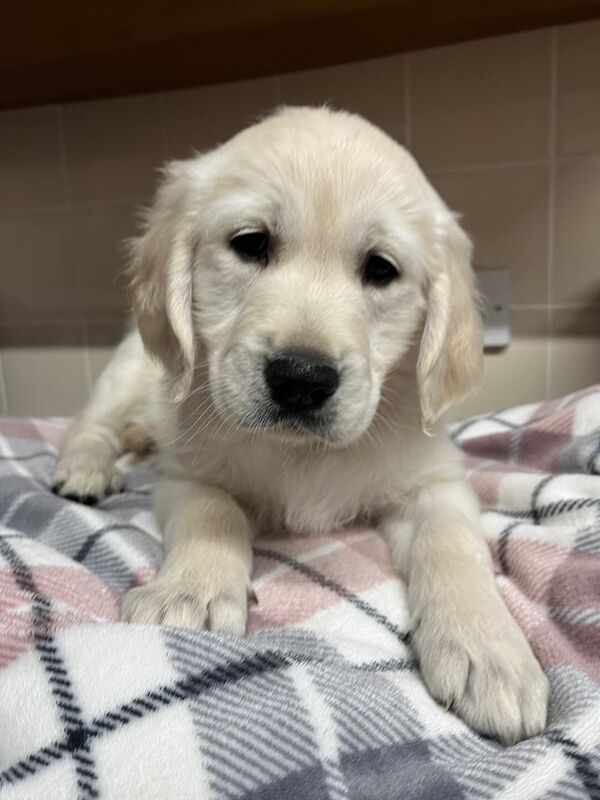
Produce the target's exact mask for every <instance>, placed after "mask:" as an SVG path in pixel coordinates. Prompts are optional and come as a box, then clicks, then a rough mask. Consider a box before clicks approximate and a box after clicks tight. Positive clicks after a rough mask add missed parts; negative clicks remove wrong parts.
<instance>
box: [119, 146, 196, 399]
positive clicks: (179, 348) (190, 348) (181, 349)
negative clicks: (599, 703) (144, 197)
mask: <svg viewBox="0 0 600 800" xmlns="http://www.w3.org/2000/svg"><path fill="white" fill-rule="evenodd" d="M186 183H187V181H186V168H185V162H182V161H173V162H171V163H170V164H168V165H167V167H166V168H165V170H164V175H163V179H162V183H161V185H160V187H159V189H158V191H157V194H156V198H155V201H154V204H153V206H152V207H151V208H150V209H149V211H148V212H147V215H146V220H145V230H144V232H143V234H142V235H141V236H140V237H139V238H137V239H134V240H133V241H132V242H131V266H130V270H129V272H130V289H131V296H132V301H133V309H134V311H135V314H136V317H137V322H138V326H139V330H140V333H141V336H142V339H143V341H144V345H145V347H146V349H147V350H148V352H150V353H151V354H152V355H153V356H155V357H157V358H158V359H160V361H162V363H163V364H164V365H165V367H166V369H167V371H168V372H169V374H170V375H171V376H172V378H173V396H174V399H181V398H182V397H184V396H185V394H186V392H187V391H188V390H189V387H190V383H191V380H192V374H193V370H194V349H195V343H194V331H193V325H192V256H193V241H192V236H191V230H190V229H189V226H188V224H187V219H186V211H187V186H186Z"/></svg>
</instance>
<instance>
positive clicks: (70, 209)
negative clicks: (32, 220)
mask: <svg viewBox="0 0 600 800" xmlns="http://www.w3.org/2000/svg"><path fill="white" fill-rule="evenodd" d="M58 125H59V136H60V155H61V164H62V172H63V180H64V185H65V196H66V198H67V213H68V216H69V222H70V229H69V230H70V237H69V257H70V258H72V259H73V262H74V265H75V276H76V281H77V283H78V284H79V287H78V288H79V289H80V290H81V288H82V285H83V281H82V279H81V266H80V264H79V258H78V255H77V248H76V247H75V213H74V204H73V193H72V191H71V181H70V178H69V160H68V152H67V140H66V135H65V119H64V106H63V105H59V106H58ZM79 295H80V297H81V296H82V292H81V291H80V292H79ZM76 321H77V323H78V325H79V328H80V333H81V343H82V347H81V358H82V363H83V377H84V380H85V385H86V388H87V393H88V396H89V395H90V394H91V392H92V365H91V359H90V353H89V348H88V330H87V325H86V322H85V309H84V308H83V306H82V305H81V302H80V305H79V313H78V315H77V320H76Z"/></svg>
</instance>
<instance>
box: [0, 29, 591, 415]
mask: <svg viewBox="0 0 600 800" xmlns="http://www.w3.org/2000/svg"><path fill="white" fill-rule="evenodd" d="M324 101H330V102H331V103H332V104H333V105H335V106H339V107H345V108H349V109H351V110H356V111H358V112H360V113H362V114H364V115H365V116H367V117H368V118H370V119H372V120H373V121H374V122H376V123H378V124H379V125H381V126H382V127H383V128H385V129H386V130H387V131H388V132H389V133H391V134H392V135H393V136H395V137H397V138H398V139H399V140H400V141H402V142H403V143H405V144H406V145H407V146H408V147H409V148H410V149H411V150H412V151H413V152H414V154H415V155H416V157H417V159H418V160H419V161H420V162H421V164H422V166H423V167H424V169H425V171H426V172H427V173H428V175H429V176H430V177H431V179H432V181H433V183H434V184H435V186H436V187H437V188H438V189H439V191H440V192H441V194H442V195H443V196H444V197H445V198H446V199H447V201H448V202H449V204H450V205H451V206H452V207H454V208H455V209H456V210H458V211H460V212H462V213H463V215H464V225H465V226H466V228H467V230H468V231H469V232H470V233H471V234H472V236H473V237H474V240H475V245H476V263H477V266H478V268H483V269H485V268H503V267H508V268H510V269H511V271H512V278H513V287H514V293H513V308H512V329H513V335H514V339H513V342H512V344H511V345H510V346H509V347H508V349H507V350H505V351H504V352H502V353H499V354H489V355H487V356H486V376H485V382H484V389H483V391H482V393H481V394H480V395H479V396H478V397H477V398H476V399H475V400H471V401H469V402H468V403H467V405H466V406H465V407H464V409H463V412H464V413H467V412H470V411H474V410H482V409H487V408H493V407H498V406H502V405H507V404H511V403H518V402H527V401H530V400H537V399H541V398H544V397H550V396H557V395H560V394H562V393H564V392H567V391H570V390H573V389H576V388H579V387H582V386H584V385H587V384H590V383H592V382H594V381H599V380H600V21H595V22H590V23H584V24H581V25H575V26H568V27H564V28H559V29H557V30H550V29H547V30H540V31H534V32H530V33H524V34H517V35H512V36H507V37H500V38H496V39H487V40H482V41H477V42H469V43H465V44H460V45H454V46H450V47H443V48H437V49H434V50H426V51H421V52H417V53H412V54H410V55H407V56H402V55H399V56H394V57H390V58H383V59H379V60H374V61H368V62H361V63H355V64H350V65H347V66H342V67H333V68H328V69H322V70H315V71H310V72H303V73H296V74H290V75H281V76H277V77H273V78H265V79H261V80H254V81H248V82H240V83H234V84H228V85H222V86H213V87H205V88H199V89H191V90H183V91H174V92H169V93H165V94H156V95H147V96H139V97H130V98H124V99H115V100H102V101H95V102H89V103H77V104H73V105H67V106H63V107H56V106H51V107H42V108H33V109H24V110H17V111H6V112H3V113H1V114H0V174H1V180H0V271H1V272H0V274H1V283H0V359H1V360H0V411H2V412H4V413H10V414H68V413H71V412H73V411H75V410H76V409H77V408H78V407H79V406H80V405H81V404H82V402H83V401H84V400H85V398H86V396H87V395H88V393H89V391H90V388H91V385H92V382H93V380H94V378H95V377H96V376H97V374H98V372H99V370H100V369H101V367H102V365H103V364H104V363H105V361H106V359H107V357H108V355H109V354H110V351H111V348H112V347H113V345H114V343H115V341H116V340H117V338H118V336H119V335H120V331H121V329H122V325H123V319H124V311H125V294H124V290H123V282H122V280H120V278H119V275H120V272H121V270H122V267H123V256H122V251H121V249H120V247H119V242H120V241H121V240H122V239H124V238H125V237H127V236H129V235H131V234H132V233H133V231H134V230H135V209H136V207H138V206H139V205H140V204H142V203H144V202H147V201H148V199H149V198H150V196H151V193H152V189H153V186H154V183H155V179H156V174H157V173H156V168H157V167H158V166H159V165H160V164H161V162H162V161H164V160H165V159H166V158H169V157H173V156H178V157H181V156H186V155H190V154H191V153H192V150H193V148H198V149H203V148H206V147H210V146H211V145H213V144H215V143H216V142H218V141H221V140H223V139H225V138H227V137H228V136H229V135H230V134H233V133H234V132H235V131H236V130H238V129H239V128H240V127H242V126H243V125H244V124H246V123H247V122H248V120H249V119H250V118H251V117H252V116H253V115H255V114H257V113H260V112H262V111H265V110H268V109H270V108H273V107H274V106H276V105H278V104H280V103H322V102H324Z"/></svg>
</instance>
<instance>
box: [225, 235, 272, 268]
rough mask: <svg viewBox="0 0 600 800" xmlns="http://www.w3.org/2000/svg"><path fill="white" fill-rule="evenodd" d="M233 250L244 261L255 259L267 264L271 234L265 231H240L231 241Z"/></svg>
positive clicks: (264, 264) (264, 265)
mask: <svg viewBox="0 0 600 800" xmlns="http://www.w3.org/2000/svg"><path fill="white" fill-rule="evenodd" d="M230 245H231V247H232V249H233V250H235V252H236V253H237V254H238V256H239V257H240V258H242V259H244V261H255V262H257V263H259V264H262V265H263V267H266V266H267V263H268V261H269V236H268V234H266V233H265V232H264V231H251V232H249V233H238V235H237V236H234V237H233V239H232V240H231V242H230Z"/></svg>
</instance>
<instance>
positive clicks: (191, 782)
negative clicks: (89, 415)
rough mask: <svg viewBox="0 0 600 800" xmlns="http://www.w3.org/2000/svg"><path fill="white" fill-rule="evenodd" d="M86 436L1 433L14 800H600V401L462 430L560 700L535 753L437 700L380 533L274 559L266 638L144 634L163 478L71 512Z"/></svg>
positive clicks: (264, 594)
mask: <svg viewBox="0 0 600 800" xmlns="http://www.w3.org/2000/svg"><path fill="white" fill-rule="evenodd" d="M65 424H66V423H65V421H61V420H36V419H29V418H27V419H25V418H18V419H11V418H4V419H2V420H1V421H0V797H1V798H2V800H37V799H38V798H39V799H40V800H42V798H43V800H54V799H56V800H70V799H71V798H77V800H87V799H88V798H106V799H107V800H108V799H110V800H113V798H114V800H117V799H118V800H128V799H129V798H143V799H144V800H152V799H153V798H157V800H158V798H160V800H168V799H169V798H177V800H187V798H190V800H191V798H194V800H204V799H205V798H206V799H207V800H208V799H209V798H211V799H215V800H221V798H242V799H243V800H317V799H319V800H321V798H323V799H325V798H330V799H331V800H346V799H348V800H367V799H368V798H373V800H398V798H402V800H405V799H406V800H408V799H409V798H415V799H416V798H436V800H439V799H441V798H490V799H491V798H493V799H494V800H501V799H502V800H508V799H509V798H515V800H526V798H555V800H576V798H600V474H599V473H600V386H597V387H592V388H590V389H588V390H585V391H582V392H578V393H576V394H573V395H570V396H568V397H565V398H563V399H561V400H558V401H552V402H545V403H538V404H532V405H527V406H520V407H518V408H512V409H509V410H506V411H502V412H497V413H494V414H487V415H484V416H481V417H476V418H474V419H470V420H468V421H466V422H463V423H460V424H457V425H455V426H454V428H453V436H454V438H455V439H456V441H457V442H458V443H459V444H460V446H461V447H462V448H463V450H464V452H465V456H466V460H467V466H468V469H469V477H470V481H471V483H472V485H473V487H474V488H475V489H476V491H477V493H478V495H479V497H480V499H481V503H482V507H483V526H484V531H485V535H486V537H487V539H488V541H489V544H490V547H491V549H492V552H493V556H494V563H495V568H496V574H497V582H498V586H499V588H500V591H501V592H502V594H503V596H504V598H505V600H506V602H507V604H508V606H509V607H510V609H511V611H512V613H513V614H514V616H515V617H516V619H517V620H518V622H519V624H520V625H521V626H522V628H523V630H524V631H525V633H526V635H527V637H528V639H529V640H530V642H531V643H532V646H533V648H534V650H535V652H536V654H537V656H538V657H539V659H540V661H541V662H542V664H543V666H544V668H545V670H546V672H547V675H548V677H549V679H550V682H551V687H552V697H551V705H550V714H549V720H548V728H547V730H546V732H545V734H544V735H543V736H540V737H537V738H535V739H531V740H528V741H525V742H521V743H520V744H517V745H515V746H513V747H505V746H502V745H499V744H497V743H496V742H494V741H491V740H488V739H485V738H483V737H481V736H479V735H478V734H476V733H474V732H472V731H471V730H469V729H468V728H467V727H466V726H465V725H464V724H463V723H462V722H461V721H460V720H458V719H457V718H456V717H455V716H453V715H452V714H451V713H449V712H447V711H445V710H444V709H442V708H441V707H440V706H439V705H438V704H437V703H436V702H435V701H434V700H432V699H431V698H430V696H429V695H428V694H427V691H426V690H425V688H424V686H423V684H422V682H421V680H420V677H419V672H418V665H417V664H416V663H415V660H414V657H413V654H412V653H411V650H410V645H409V637H410V625H409V619H408V615H407V610H406V592H405V587H404V585H403V583H402V582H401V581H400V580H399V579H398V578H397V577H396V576H395V575H394V573H393V571H392V569H391V566H390V562H389V558H388V553H387V550H386V547H385V545H384V544H383V542H382V541H381V540H380V539H379V538H378V537H377V536H376V534H375V533H374V532H373V531H371V530H365V529H361V528H352V529H349V530H345V531H340V532H335V533H332V534H331V535H328V536H323V537H320V538H311V539H302V538H298V539H285V538H281V539H277V538H275V539H268V540H266V539H265V540H261V541H259V542H257V544H256V547H255V552H256V565H255V576H254V588H255V591H256V595H257V599H258V602H257V603H256V604H253V605H252V607H251V609H250V617H249V623H248V633H247V636H246V637H245V638H244V639H234V638H230V637H223V636H217V635H213V634H210V633H194V632H189V631H184V630H178V629H174V628H168V627H145V626H127V625H124V624H121V623H120V622H119V621H118V619H119V613H118V612H119V601H120V598H121V596H122V595H123V593H124V592H125V591H126V590H127V589H128V588H129V587H130V586H132V585H135V584H140V583H143V582H145V581H147V580H149V579H150V578H151V577H152V576H153V575H154V573H155V571H156V569H157V566H158V564H159V563H160V560H161V556H162V549H161V544H160V537H159V535H158V532H157V529H156V526H155V523H154V521H153V518H152V513H151V489H152V483H153V478H154V472H153V466H152V463H150V462H147V463H141V464H137V465H135V466H134V467H133V468H132V469H131V470H130V471H129V472H128V473H127V477H126V490H125V491H124V492H123V493H122V494H118V495H113V496H112V497H109V498H107V499H106V500H105V501H103V502H102V503H101V504H100V505H98V506H97V507H87V506H81V505H77V504H74V503H71V502H69V501H66V500H64V499H62V498H59V497H56V496H55V495H53V494H52V493H51V492H50V490H49V482H50V475H51V473H52V468H53V465H54V462H55V458H56V448H57V444H58V442H59V440H60V437H61V435H62V432H63V430H64V427H65Z"/></svg>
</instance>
